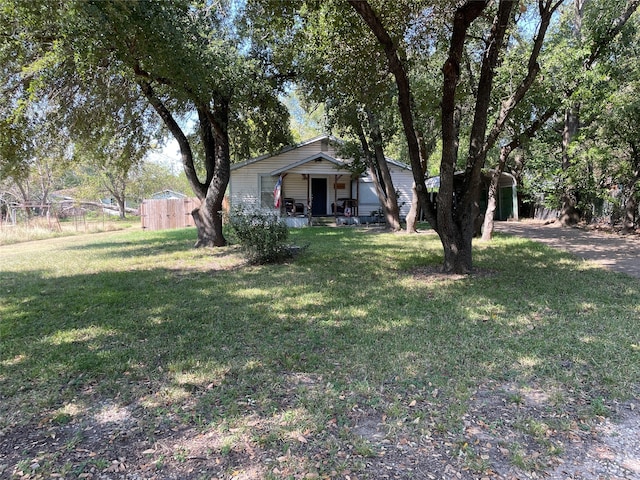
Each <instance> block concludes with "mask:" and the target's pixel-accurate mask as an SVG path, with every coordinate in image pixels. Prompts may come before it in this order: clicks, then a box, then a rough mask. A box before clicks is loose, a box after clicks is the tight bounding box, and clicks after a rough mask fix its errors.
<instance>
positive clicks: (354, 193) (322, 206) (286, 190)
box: [270, 153, 360, 218]
mask: <svg viewBox="0 0 640 480" xmlns="http://www.w3.org/2000/svg"><path fill="white" fill-rule="evenodd" d="M270 176H271V178H272V181H273V183H274V185H275V186H274V206H275V207H276V208H279V209H280V214H281V215H282V216H283V217H305V218H311V217H327V216H333V217H338V216H347V217H351V216H357V215H358V198H359V196H360V192H359V188H360V183H359V182H358V178H357V177H356V178H354V177H353V174H352V172H351V171H350V170H349V169H348V168H347V165H346V164H345V163H344V162H342V161H340V160H338V159H336V158H334V157H332V156H330V155H327V154H326V153H318V154H315V155H312V156H310V157H307V158H304V159H302V160H298V161H296V162H294V163H291V164H288V165H285V166H283V167H280V168H278V169H276V170H273V171H271V172H270ZM276 197H278V198H276ZM278 200H279V201H278Z"/></svg>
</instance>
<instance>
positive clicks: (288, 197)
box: [228, 135, 413, 224]
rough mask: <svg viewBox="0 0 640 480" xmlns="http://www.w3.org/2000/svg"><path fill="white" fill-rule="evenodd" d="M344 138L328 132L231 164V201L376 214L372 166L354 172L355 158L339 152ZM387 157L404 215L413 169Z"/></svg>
mask: <svg viewBox="0 0 640 480" xmlns="http://www.w3.org/2000/svg"><path fill="white" fill-rule="evenodd" d="M340 143H341V141H340V140H339V139H337V138H335V137H332V136H328V135H324V136H320V137H316V138H313V139H311V140H308V141H306V142H303V143H300V144H298V145H294V146H290V147H286V148H284V149H283V150H281V151H279V152H277V153H275V154H272V155H263V156H261V157H257V158H252V159H250V160H246V161H244V162H241V163H237V164H234V165H232V166H231V179H230V182H229V190H228V191H229V199H230V205H231V207H232V208H233V207H235V206H245V207H248V208H258V209H264V210H272V211H277V212H279V213H280V214H281V215H283V216H287V217H294V218H295V217H309V216H312V217H322V216H332V215H335V216H353V217H358V216H360V217H363V216H371V215H372V214H375V213H376V212H378V211H379V209H380V208H381V205H380V202H379V200H378V197H377V195H376V192H375V187H374V184H373V179H372V178H371V176H370V175H369V173H368V172H365V173H363V174H362V175H359V176H358V175H356V176H354V175H352V173H351V172H350V171H349V165H350V163H351V161H350V160H349V159H343V158H340V156H339V154H338V147H339V145H340ZM387 163H388V165H389V170H390V172H391V176H392V178H393V182H394V187H395V189H396V192H397V193H398V194H399V197H398V206H400V215H401V216H406V215H407V213H408V212H409V208H410V206H411V195H412V193H411V186H412V184H413V176H412V173H411V169H410V168H409V167H408V166H407V165H404V164H402V163H400V162H396V161H394V160H390V159H387ZM280 179H281V180H280ZM279 181H280V185H279V189H280V199H281V201H280V202H279V204H276V202H275V200H276V198H275V197H276V195H274V191H275V188H276V184H278V182H279ZM298 223H301V222H298ZM293 224H295V223H293Z"/></svg>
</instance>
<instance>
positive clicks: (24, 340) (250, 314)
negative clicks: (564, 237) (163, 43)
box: [0, 228, 640, 478]
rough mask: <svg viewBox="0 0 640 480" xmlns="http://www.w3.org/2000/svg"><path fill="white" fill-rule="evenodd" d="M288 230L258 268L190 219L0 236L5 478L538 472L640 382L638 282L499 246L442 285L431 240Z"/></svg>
mask: <svg viewBox="0 0 640 480" xmlns="http://www.w3.org/2000/svg"><path fill="white" fill-rule="evenodd" d="M292 236H293V240H294V241H295V242H297V243H299V244H307V243H308V244H310V247H309V249H308V250H307V251H306V252H305V253H304V254H303V255H302V256H300V257H298V258H297V259H296V260H295V261H293V262H290V263H285V264H279V265H271V266H259V267H256V266H248V265H246V264H245V262H244V261H243V260H242V259H241V257H240V256H239V255H238V251H237V249H236V248H235V247H233V246H232V247H227V248H223V249H217V250H194V249H193V248H192V247H191V246H192V245H193V243H194V240H195V238H194V237H195V232H194V231H193V230H177V231H165V232H139V231H138V232H131V231H129V232H112V233H102V234H97V235H91V236H81V237H70V238H61V239H53V240H48V241H42V242H31V243H29V244H21V245H10V246H4V247H1V248H0V258H1V264H0V280H1V283H0V285H1V288H2V290H1V295H0V341H1V347H2V348H1V349H0V398H1V402H0V458H2V457H4V458H5V459H6V460H1V461H0V476H3V477H9V478H11V477H12V476H15V477H16V478H36V477H37V476H38V475H41V476H46V475H49V474H52V473H53V474H58V475H62V476H63V477H65V478H78V477H80V476H82V478H99V476H100V475H110V476H109V477H108V478H120V477H119V475H122V476H123V477H122V478H124V475H126V474H129V473H135V474H138V475H141V476H142V477H143V478H152V477H153V476H154V475H156V476H158V478H211V477H214V478H215V477H221V476H227V477H237V478H301V477H304V476H307V478H314V477H315V478H318V477H320V478H334V477H339V476H341V477H345V476H347V475H349V476H350V477H351V478H361V477H362V478H383V476H382V475H384V474H387V473H388V472H389V471H393V472H394V474H396V475H399V476H400V478H411V475H416V476H418V477H419V478H425V477H420V475H419V473H420V472H426V471H429V472H440V473H439V474H438V475H440V476H451V475H455V474H456V473H460V474H461V475H463V476H465V475H468V476H469V477H468V478H476V477H477V476H478V475H480V474H482V475H487V476H490V475H492V472H493V473H495V472H497V471H503V472H504V471H506V470H508V469H538V470H540V469H545V468H549V467H550V466H552V465H553V464H554V461H555V459H556V458H557V457H558V456H559V455H562V454H563V452H564V449H563V445H564V444H565V443H566V442H567V441H568V440H567V438H569V437H570V436H571V435H576V434H578V433H580V432H589V431H590V429H592V428H593V425H594V423H597V422H598V421H599V420H600V419H601V418H603V415H607V414H613V413H615V410H616V408H618V407H617V406H619V405H621V404H623V403H624V402H627V401H631V399H633V397H634V395H637V393H638V391H637V388H638V385H639V383H640V382H639V378H640V348H639V347H638V346H639V345H640V333H639V332H640V329H639V328H638V318H640V306H639V305H640V288H639V286H638V283H637V281H636V280H633V279H630V278H628V277H625V276H623V275H617V274H613V273H610V272H606V271H603V270H600V269H597V268H592V267H590V266H589V265H588V264H585V263H584V262H578V261H575V260H573V259H572V258H571V257H570V256H568V255H566V254H562V253H558V252H554V251H551V250H549V249H547V248H544V247H542V246H540V245H537V244H534V243H532V242H528V241H524V240H518V239H513V238H506V237H499V238H497V239H496V241H495V242H493V243H492V244H491V245H482V246H478V247H477V248H476V251H475V262H476V265H477V267H478V273H477V274H476V275H471V276H464V277H450V276H446V275H440V274H438V273H437V272H436V271H435V270H436V267H437V266H438V265H439V264H440V263H441V261H442V258H441V247H440V245H439V243H438V241H437V238H436V237H435V236H433V235H428V234H427V235H414V236H407V235H393V234H373V235H371V234H365V233H363V231H360V230H355V229H349V228H343V229H335V228H334V229H331V228H313V229H303V230H298V231H294V232H292ZM576 432H578V433H576ZM496 439H502V441H499V440H496ZM487 444H489V445H490V446H489V447H487ZM403 472H404V473H403ZM411 472H413V473H411ZM21 476H22V477H21Z"/></svg>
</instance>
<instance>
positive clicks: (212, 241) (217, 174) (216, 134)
mask: <svg viewBox="0 0 640 480" xmlns="http://www.w3.org/2000/svg"><path fill="white" fill-rule="evenodd" d="M137 73H138V74H139V75H142V73H143V72H142V73H141V72H140V71H137ZM139 85H140V87H141V89H142V92H143V93H144V94H145V96H146V97H147V99H148V100H149V103H151V105H152V106H153V108H154V109H155V110H156V112H157V113H158V114H159V115H160V117H161V118H162V120H163V121H164V123H165V125H166V126H167V128H168V129H169V131H170V132H171V134H172V135H173V137H174V138H175V139H176V141H177V142H178V146H179V147H180V155H181V157H182V165H183V167H184V172H185V175H186V177H187V179H188V180H189V183H190V184H191V188H192V189H193V192H194V193H195V195H196V197H197V198H198V199H199V200H200V207H199V208H196V209H195V210H193V212H191V215H192V217H193V220H194V222H195V224H196V228H197V229H198V240H197V241H196V244H195V246H196V247H222V246H224V245H226V244H227V241H226V239H225V238H224V234H223V231H222V202H223V199H224V192H225V191H226V189H227V185H228V184H229V177H230V173H231V159H230V154H229V132H228V130H227V125H228V123H229V105H228V102H227V101H226V100H225V99H220V98H219V99H216V100H215V105H214V107H213V109H212V108H211V107H210V106H209V105H198V106H197V110H198V120H199V122H200V124H199V133H200V139H201V141H202V145H203V147H204V152H205V160H204V163H205V169H206V172H207V173H206V179H205V181H204V182H201V181H200V180H199V179H198V174H197V172H196V168H195V164H194V161H193V151H192V149H191V145H190V143H189V140H188V138H187V136H186V135H185V134H184V132H183V131H182V129H181V128H180V126H179V125H178V122H176V120H175V119H174V118H173V116H172V114H171V112H170V111H169V109H168V108H167V107H166V105H165V104H164V103H163V102H162V100H160V98H159V97H158V96H157V95H156V94H155V92H154V90H153V87H152V86H151V83H150V82H149V81H145V80H140V81H139Z"/></svg>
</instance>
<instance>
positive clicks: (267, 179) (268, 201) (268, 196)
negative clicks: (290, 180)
mask: <svg viewBox="0 0 640 480" xmlns="http://www.w3.org/2000/svg"><path fill="white" fill-rule="evenodd" d="M259 180H260V208H273V200H274V199H273V189H274V188H275V186H276V182H277V181H278V177H274V176H273V175H260V179H259Z"/></svg>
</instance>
